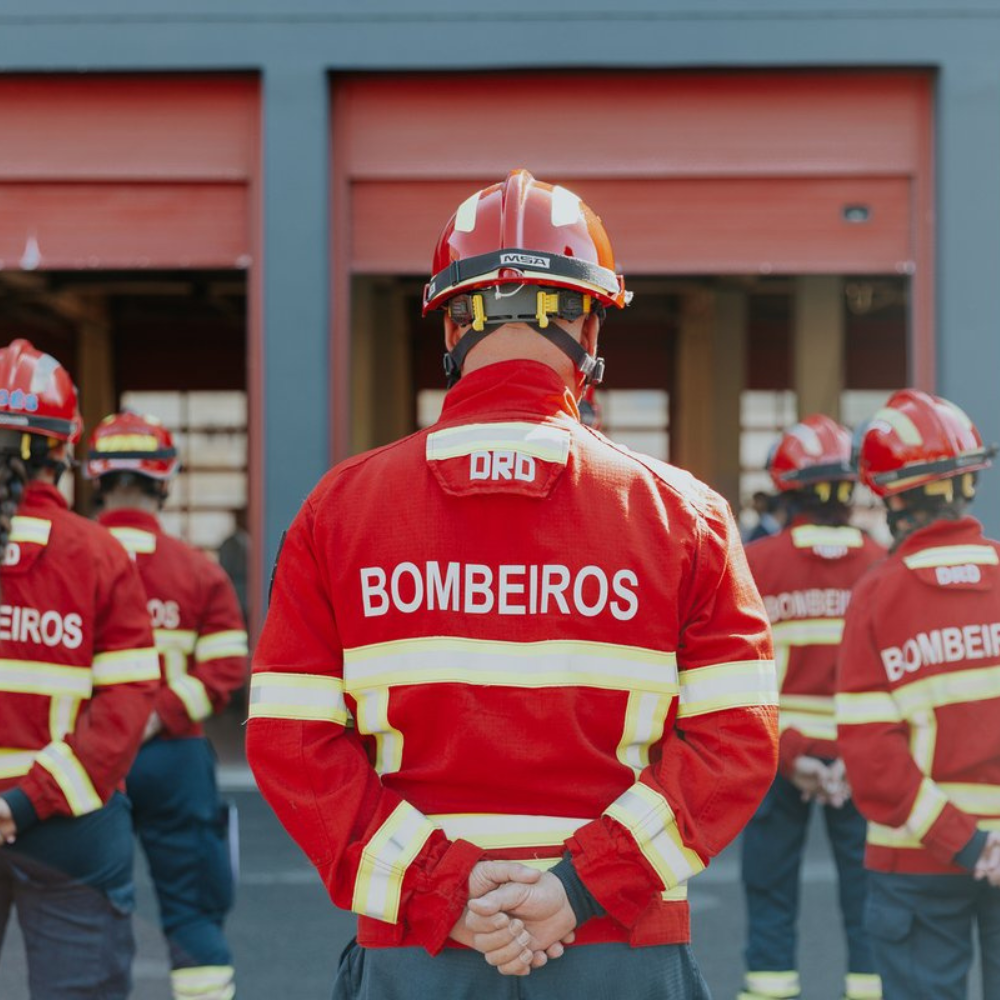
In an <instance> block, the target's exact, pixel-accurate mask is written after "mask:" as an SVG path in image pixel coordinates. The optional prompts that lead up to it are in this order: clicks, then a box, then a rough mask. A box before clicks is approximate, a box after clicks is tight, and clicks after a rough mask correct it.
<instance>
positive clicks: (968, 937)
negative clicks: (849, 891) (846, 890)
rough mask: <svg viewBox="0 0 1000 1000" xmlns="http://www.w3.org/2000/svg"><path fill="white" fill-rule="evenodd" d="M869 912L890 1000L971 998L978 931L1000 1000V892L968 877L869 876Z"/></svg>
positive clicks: (987, 983) (989, 992) (991, 986)
mask: <svg viewBox="0 0 1000 1000" xmlns="http://www.w3.org/2000/svg"><path fill="white" fill-rule="evenodd" d="M870 875H871V891H870V895H869V899H868V907H867V911H866V914H865V920H866V926H867V927H868V930H869V932H870V933H871V937H872V944H873V946H874V949H875V960H876V962H877V964H878V971H879V973H881V976H882V990H883V996H884V997H885V1000H966V997H967V995H968V992H967V990H968V978H969V968H970V966H971V964H972V955H973V944H972V941H973V934H974V933H978V935H979V950H980V955H981V957H982V963H983V998H984V1000H1000V889H996V888H993V887H992V886H990V885H989V884H988V883H986V882H977V881H976V880H975V879H973V877H972V876H971V875H896V874H890V873H886V872H871V873H870Z"/></svg>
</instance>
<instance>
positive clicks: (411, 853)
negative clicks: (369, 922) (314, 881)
mask: <svg viewBox="0 0 1000 1000" xmlns="http://www.w3.org/2000/svg"><path fill="white" fill-rule="evenodd" d="M434 829H435V827H434V824H433V823H432V822H431V821H430V820H429V819H428V818H427V817H426V816H425V815H424V814H423V813H421V812H419V811H418V810H416V809H414V808H413V806H411V805H410V804H409V803H408V802H400V803H399V805H398V806H396V808H395V809H394V810H393V811H392V813H391V814H390V815H389V817H388V818H387V819H386V820H385V822H384V823H383V824H382V825H381V826H380V827H379V828H378V830H376V832H375V836H373V837H372V839H371V840H369V841H368V843H367V844H366V845H365V848H364V850H363V851H362V852H361V862H360V864H359V865H358V874H357V877H356V878H355V881H354V897H353V899H352V901H351V909H352V910H353V911H354V912H355V913H363V914H365V915H366V916H369V917H374V918H375V919H376V920H384V921H385V922H386V923H390V924H394V923H396V921H397V920H398V919H399V899H400V894H401V892H402V889H403V878H404V876H405V875H406V870H407V869H408V868H409V866H410V865H411V863H412V862H413V859H414V858H415V857H416V856H417V855H418V854H419V853H420V849H421V848H422V847H423V846H424V844H425V843H427V839H428V837H430V835H431V834H432V833H433V832H434Z"/></svg>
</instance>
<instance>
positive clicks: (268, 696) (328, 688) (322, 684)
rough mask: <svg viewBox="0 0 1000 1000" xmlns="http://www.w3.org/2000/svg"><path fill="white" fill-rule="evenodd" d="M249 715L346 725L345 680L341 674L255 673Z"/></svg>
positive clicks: (250, 716)
mask: <svg viewBox="0 0 1000 1000" xmlns="http://www.w3.org/2000/svg"><path fill="white" fill-rule="evenodd" d="M249 718H251V719H298V720H301V721H304V722H335V723H337V724H338V725H341V726H343V725H346V723H347V705H346V704H345V703H344V682H343V681H342V680H341V679H340V678H339V677H321V676H318V675H316V674H279V673H259V674H253V675H252V676H251V678H250V711H249Z"/></svg>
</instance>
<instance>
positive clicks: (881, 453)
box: [857, 389, 996, 497]
mask: <svg viewBox="0 0 1000 1000" xmlns="http://www.w3.org/2000/svg"><path fill="white" fill-rule="evenodd" d="M995 453H996V448H995V447H994V448H986V447H984V446H983V439H982V438H981V437H980V436H979V431H977V430H976V427H975V425H974V424H973V423H972V421H971V420H970V419H969V418H968V416H967V415H966V414H965V412H964V411H963V410H962V409H960V408H959V407H958V406H956V405H955V404H954V403H950V402H949V401H948V400H947V399H942V398H941V397H940V396H932V395H930V393H926V392H921V391H920V390H919V389H900V390H899V392H896V393H894V394H893V396H892V397H891V398H890V399H889V401H888V402H887V403H886V404H885V406H884V407H883V408H882V409H881V410H879V411H878V412H877V413H876V414H875V416H874V417H872V419H871V420H870V421H869V422H868V423H867V424H866V425H865V427H864V428H863V430H862V434H861V440H860V443H859V445H858V449H857V463H858V470H859V472H860V475H861V479H862V481H863V482H864V483H865V484H866V485H867V486H868V487H870V488H871V490H872V492H873V493H875V494H877V495H878V496H880V497H887V496H892V495H893V494H896V493H902V492H904V491H905V490H912V489H915V488H916V487H919V486H926V485H927V484H928V483H933V482H936V481H938V480H941V479H950V478H952V477H954V476H961V475H963V474H964V473H966V472H976V471H978V470H980V469H986V468H988V467H989V466H990V464H991V459H992V458H993V455H994V454H995Z"/></svg>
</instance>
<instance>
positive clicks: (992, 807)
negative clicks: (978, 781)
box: [938, 781, 1000, 817]
mask: <svg viewBox="0 0 1000 1000" xmlns="http://www.w3.org/2000/svg"><path fill="white" fill-rule="evenodd" d="M938 788H940V789H941V791H942V792H944V793H945V795H947V796H948V798H949V800H950V801H952V802H954V803H955V805H956V806H958V808H959V809H961V810H962V812H967V813H972V814H973V815H974V816H979V817H986V816H1000V785H973V784H971V783H969V782H961V781H939V782H938Z"/></svg>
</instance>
